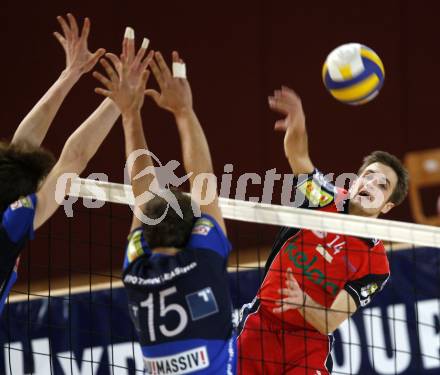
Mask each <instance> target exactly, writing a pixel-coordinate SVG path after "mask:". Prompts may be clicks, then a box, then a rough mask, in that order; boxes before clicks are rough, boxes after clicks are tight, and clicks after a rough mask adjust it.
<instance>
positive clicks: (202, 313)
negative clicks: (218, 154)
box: [95, 29, 237, 375]
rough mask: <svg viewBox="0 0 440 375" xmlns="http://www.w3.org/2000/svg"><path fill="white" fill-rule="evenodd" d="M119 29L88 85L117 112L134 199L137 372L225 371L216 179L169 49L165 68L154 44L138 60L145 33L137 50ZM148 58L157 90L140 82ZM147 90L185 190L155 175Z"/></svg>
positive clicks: (131, 298)
mask: <svg viewBox="0 0 440 375" xmlns="http://www.w3.org/2000/svg"><path fill="white" fill-rule="evenodd" d="M127 35H128V36H129V38H128V39H127V40H124V42H123V46H122V50H123V53H122V57H121V59H119V58H118V57H117V56H116V55H113V54H111V55H107V57H108V58H109V60H111V62H112V64H110V62H108V61H107V60H103V61H102V64H103V66H104V68H105V70H106V73H107V77H104V76H102V75H101V74H99V73H98V74H95V77H96V78H97V79H98V80H99V81H100V82H101V83H102V84H103V85H104V89H97V90H96V91H97V92H98V93H100V94H102V95H104V96H107V97H110V98H111V99H112V100H113V101H114V102H115V103H116V104H117V106H118V107H119V109H120V111H121V113H122V124H123V129H124V136H125V152H126V156H127V165H126V167H127V168H126V169H127V172H128V173H127V175H128V176H129V177H130V182H131V186H132V189H133V195H134V197H135V205H134V211H133V213H134V215H133V220H132V224H131V233H130V235H129V237H128V244H127V248H126V254H125V262H124V267H123V281H124V285H125V288H126V291H127V294H128V303H129V311H130V315H131V318H132V321H133V324H134V326H135V329H136V332H137V334H138V337H139V341H140V344H141V347H142V353H143V357H144V364H145V372H146V373H147V374H151V375H159V374H210V375H215V374H218V375H226V374H230V375H233V374H235V373H236V362H237V354H236V353H237V347H236V334H235V328H234V326H233V323H232V303H231V297H230V294H229V284H228V278H227V270H226V266H227V257H228V255H229V252H230V249H231V245H230V243H229V241H228V239H227V237H226V226H225V223H224V220H223V216H222V213H221V210H220V207H219V204H218V196H217V184H216V183H215V184H211V185H213V186H209V181H205V180H204V178H205V177H206V176H209V177H214V175H213V166H212V161H211V155H210V152H209V147H208V143H207V140H206V138H205V134H204V132H203V129H202V127H201V125H200V123H199V120H198V119H197V116H196V114H195V113H194V111H193V107H192V94H191V88H190V86H189V83H188V81H187V79H186V77H185V65H184V63H183V61H182V60H181V59H180V57H179V55H178V53H177V52H173V54H172V57H173V74H172V73H171V71H170V69H169V68H168V66H167V64H166V63H165V60H164V59H163V57H162V55H161V53H160V52H155V53H154V52H150V53H149V54H148V55H147V57H146V58H145V59H144V55H145V53H146V45H147V44H148V43H147V42H145V40H144V42H143V43H142V47H141V48H140V49H139V51H138V52H137V54H136V56H135V46H134V31H133V30H132V29H129V30H128V32H127ZM147 65H149V66H150V68H151V70H152V72H153V74H154V76H155V78H156V80H157V83H158V85H159V87H160V92H158V91H155V90H151V89H150V90H146V83H147V79H148V73H147V72H144V71H143V69H145V68H146V66H147ZM145 94H146V95H148V96H150V97H151V98H152V99H153V100H154V101H155V102H156V104H157V105H158V106H159V107H161V108H164V109H166V110H168V111H170V112H171V113H172V114H173V115H174V118H175V120H176V125H177V129H178V132H179V136H180V140H181V144H182V154H183V164H184V167H185V171H186V173H187V175H186V176H185V177H186V178H181V179H179V178H175V177H176V176H175V175H174V174H173V175H171V174H170V175H169V176H165V177H166V178H167V182H168V183H170V184H174V183H176V181H179V183H180V181H182V180H185V179H188V180H189V183H190V187H191V196H189V195H186V194H184V193H182V192H181V191H179V190H177V189H174V188H173V189H165V188H164V187H163V186H162V187H161V186H160V184H159V182H158V180H157V177H156V174H158V175H159V172H158V171H156V170H155V167H154V164H153V161H152V157H151V152H150V151H149V150H148V146H147V142H146V139H145V134H144V131H143V126H142V117H141V108H142V105H143V102H144V96H145ZM173 164H176V163H173ZM177 164H178V163H177ZM200 177H201V178H200ZM161 178H162V179H163V178H164V176H163V175H162V176H161ZM211 180H212V178H211ZM173 181H175V182H174V183H173ZM199 182H200V183H199ZM174 186H175V185H174ZM175 187H176V186H175ZM210 188H211V189H210ZM207 197H209V198H210V199H207Z"/></svg>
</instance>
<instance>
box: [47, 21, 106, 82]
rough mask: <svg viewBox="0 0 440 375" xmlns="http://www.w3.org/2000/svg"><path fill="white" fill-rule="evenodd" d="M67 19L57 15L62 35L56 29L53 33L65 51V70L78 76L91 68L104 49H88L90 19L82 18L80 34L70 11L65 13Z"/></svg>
mask: <svg viewBox="0 0 440 375" xmlns="http://www.w3.org/2000/svg"><path fill="white" fill-rule="evenodd" d="M67 20H68V21H66V20H65V18H64V17H61V16H58V17H57V21H58V23H59V24H60V26H61V29H62V30H63V35H62V34H61V33H59V32H57V31H56V32H54V33H53V34H54V36H55V38H56V39H57V40H58V42H59V43H60V44H61V46H62V47H63V49H64V52H65V53H66V71H67V72H68V73H71V74H75V75H77V76H78V77H79V76H81V75H82V74H84V73H87V72H89V71H90V70H92V68H93V67H94V66H95V65H96V63H97V62H98V60H99V59H100V58H101V57H102V56H103V55H104V53H105V49H103V48H99V49H98V50H96V51H95V52H93V53H92V52H90V51H89V47H88V37H89V33H90V20H89V19H88V18H87V17H86V18H85V19H84V24H83V27H82V30H81V34H80V32H79V27H78V23H77V22H76V19H75V17H74V16H73V15H72V14H71V13H68V14H67Z"/></svg>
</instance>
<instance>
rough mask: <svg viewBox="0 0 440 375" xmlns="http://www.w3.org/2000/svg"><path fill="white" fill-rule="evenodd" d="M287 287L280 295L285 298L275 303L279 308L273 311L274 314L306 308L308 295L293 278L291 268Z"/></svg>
mask: <svg viewBox="0 0 440 375" xmlns="http://www.w3.org/2000/svg"><path fill="white" fill-rule="evenodd" d="M286 287H287V288H282V289H280V290H279V293H280V294H281V295H282V296H284V297H285V298H282V299H279V300H276V301H275V304H276V305H277V306H278V307H275V308H274V309H273V310H272V311H273V312H274V313H282V312H286V311H288V310H295V309H298V308H300V307H303V306H304V302H305V296H306V294H305V293H304V292H303V290H302V289H301V288H300V286H299V284H298V282H297V281H296V279H295V277H294V276H293V272H292V269H291V268H288V269H287V272H286Z"/></svg>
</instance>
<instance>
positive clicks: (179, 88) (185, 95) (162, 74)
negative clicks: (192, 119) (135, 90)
mask: <svg viewBox="0 0 440 375" xmlns="http://www.w3.org/2000/svg"><path fill="white" fill-rule="evenodd" d="M172 59H173V62H174V63H181V64H183V60H182V59H181V58H180V56H179V54H178V52H176V51H174V52H173V53H172ZM150 67H151V70H152V72H153V74H154V77H155V78H156V81H157V83H158V84H159V87H160V92H158V91H156V90H147V91H146V92H145V94H146V95H148V96H150V97H151V98H153V100H154V101H155V102H156V104H157V105H158V106H159V107H161V108H163V109H166V110H167V111H170V112H172V113H173V114H174V115H175V116H178V115H179V114H180V113H182V112H184V111H186V110H192V106H193V101H192V93H191V87H190V85H189V83H188V80H186V79H185V78H176V77H173V75H172V74H171V71H170V68H169V67H168V65H167V64H166V62H165V60H164V58H163V56H162V54H161V53H160V52H156V53H155V54H154V59H153V60H152V61H151V63H150Z"/></svg>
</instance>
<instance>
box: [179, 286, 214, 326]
mask: <svg viewBox="0 0 440 375" xmlns="http://www.w3.org/2000/svg"><path fill="white" fill-rule="evenodd" d="M185 299H186V303H187V304H188V307H189V311H190V313H191V319H192V320H193V321H195V320H199V319H203V318H206V317H208V316H210V315H213V314H216V313H218V311H219V309H218V305H217V301H216V299H215V296H214V293H213V291H212V289H211V288H210V287H207V288H204V289H201V290H198V291H197V292H194V293H190V294H187V295H186V296H185Z"/></svg>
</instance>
